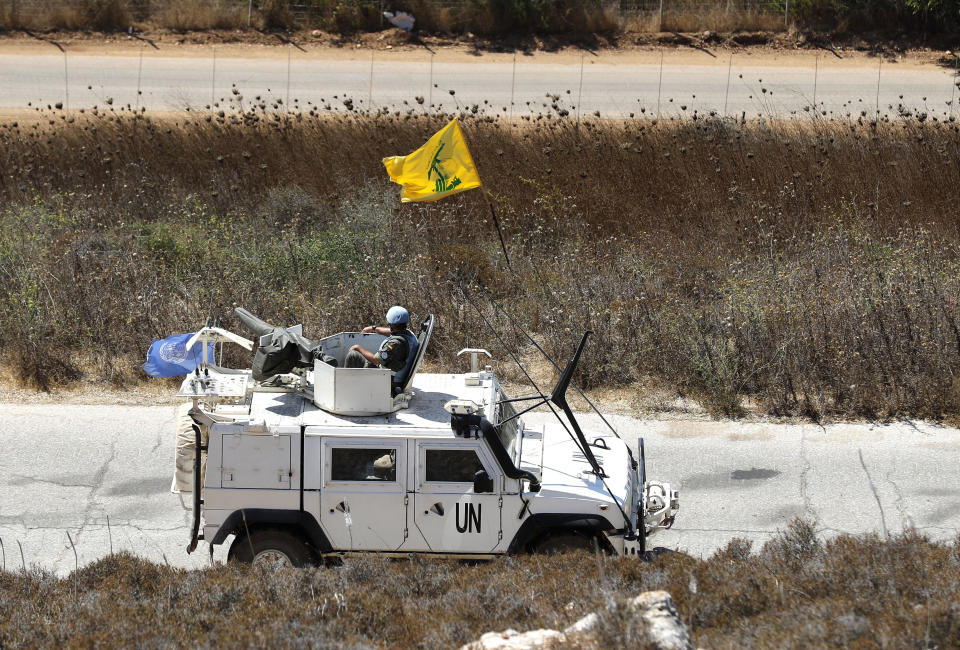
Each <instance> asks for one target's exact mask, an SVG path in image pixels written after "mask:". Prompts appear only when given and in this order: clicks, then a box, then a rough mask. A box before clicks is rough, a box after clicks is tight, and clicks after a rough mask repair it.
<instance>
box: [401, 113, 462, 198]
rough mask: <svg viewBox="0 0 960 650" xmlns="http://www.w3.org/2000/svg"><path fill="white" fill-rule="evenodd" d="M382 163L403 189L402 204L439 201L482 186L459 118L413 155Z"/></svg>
mask: <svg viewBox="0 0 960 650" xmlns="http://www.w3.org/2000/svg"><path fill="white" fill-rule="evenodd" d="M383 164H384V166H385V167H386V168H387V173H388V174H390V179H391V180H392V181H393V182H394V183H398V184H400V185H402V186H403V191H402V192H401V193H400V201H401V203H410V202H413V201H436V200H437V199H442V198H443V197H445V196H450V195H451V194H457V193H458V192H463V191H465V190H472V189H473V188H475V187H480V175H479V174H477V168H476V167H475V166H474V164H473V158H472V157H471V156H470V150H469V149H467V142H466V141H465V140H464V139H463V132H462V131H460V123H459V122H458V121H457V120H456V118H454V119H453V121H452V122H450V124H448V125H446V126H445V127H443V128H442V129H440V130H439V131H437V132H436V133H435V134H434V135H433V137H431V138H430V139H429V140H427V143H426V144H425V145H423V146H422V147H420V148H419V149H417V150H416V151H414V152H413V153H411V154H409V155H406V156H390V157H389V158H384V159H383Z"/></svg>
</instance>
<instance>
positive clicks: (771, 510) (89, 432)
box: [0, 404, 960, 574]
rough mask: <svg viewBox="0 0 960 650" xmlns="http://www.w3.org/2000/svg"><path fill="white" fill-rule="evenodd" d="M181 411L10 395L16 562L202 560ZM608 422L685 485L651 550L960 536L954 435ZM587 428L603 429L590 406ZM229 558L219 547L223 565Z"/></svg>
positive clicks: (929, 430) (2, 420)
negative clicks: (182, 463)
mask: <svg viewBox="0 0 960 650" xmlns="http://www.w3.org/2000/svg"><path fill="white" fill-rule="evenodd" d="M174 411H175V407H173V406H162V407H156V406H144V407H130V406H89V405H49V404H47V405H14V404H0V446H2V449H3V453H2V454H0V540H2V543H3V556H4V561H5V563H6V567H7V569H8V570H10V569H17V568H20V566H21V562H23V563H24V564H25V565H26V566H28V567H30V566H33V565H37V566H40V567H43V568H45V569H48V570H53V571H56V572H57V573H59V574H66V573H68V572H69V571H71V570H73V568H74V565H75V562H77V563H79V564H80V565H83V564H86V563H88V562H90V561H92V560H94V559H97V558H100V557H103V556H105V555H107V554H108V553H109V552H110V549H111V544H112V548H113V550H114V551H117V550H120V549H127V550H130V551H132V552H134V553H137V554H139V555H142V556H144V557H146V558H149V559H151V560H154V561H156V562H167V563H169V564H170V565H171V566H179V567H200V566H204V565H206V564H208V563H209V562H210V557H209V555H208V549H209V547H208V546H207V545H206V544H205V543H203V542H201V544H200V547H199V548H198V550H197V552H195V553H194V554H193V555H188V554H187V553H186V550H185V547H186V543H187V538H188V535H189V529H190V521H191V514H190V512H189V511H188V510H186V509H184V508H183V507H182V506H181V503H180V499H179V497H178V496H177V495H174V494H172V493H170V491H169V490H170V484H171V479H172V476H173V455H174ZM534 417H542V416H539V415H534ZM543 417H549V415H547V416H543ZM610 420H611V422H612V423H613V425H614V426H615V427H616V428H617V429H618V430H619V431H620V432H621V434H622V435H623V436H624V438H626V439H627V440H628V441H629V442H630V444H633V445H636V438H637V437H638V436H643V437H644V439H645V441H646V442H645V448H646V462H647V470H648V475H649V477H650V478H654V479H659V480H664V481H669V482H670V483H671V484H672V485H674V486H675V487H679V489H680V496H681V510H680V515H679V517H678V518H677V523H676V525H675V526H674V528H673V529H672V530H670V531H666V532H662V533H660V534H659V535H658V536H657V537H656V538H655V539H654V540H653V543H654V545H656V546H664V547H667V548H672V549H678V550H683V551H686V552H689V553H692V554H694V555H697V556H705V557H706V556H709V555H710V554H712V553H713V552H714V551H716V550H717V549H720V548H722V547H724V546H725V545H726V544H727V543H729V541H730V540H731V539H733V538H735V537H739V538H744V539H748V540H751V541H752V542H754V548H759V546H760V545H762V544H763V542H765V541H767V540H769V539H770V538H771V537H772V536H773V535H775V534H776V532H777V530H782V529H783V528H785V527H786V526H787V524H788V523H789V522H790V521H791V520H792V519H793V518H794V517H806V518H808V519H809V520H812V521H815V522H816V527H817V529H818V530H819V531H820V532H821V534H823V535H824V536H832V535H836V534H840V533H854V534H857V533H875V534H878V535H883V534H884V531H885V530H886V531H887V532H889V533H890V534H896V533H899V532H901V531H903V530H904V528H906V527H914V528H915V529H916V530H917V531H919V532H921V533H923V534H925V535H928V536H929V537H931V538H933V539H938V540H952V539H955V538H956V537H957V535H958V533H960V463H958V462H957V461H958V453H960V431H958V430H956V429H951V428H944V427H938V426H934V425H930V424H925V423H897V424H891V425H870V424H863V425H859V424H858V425H847V424H845V425H832V426H827V427H820V426H817V425H782V424H763V423H738V422H713V421H704V422H699V421H682V420H676V421H646V420H638V419H632V418H626V417H617V416H613V417H611V418H610ZM582 423H583V424H584V425H585V428H590V429H593V430H597V431H599V430H602V428H603V425H602V424H600V423H599V421H597V420H596V419H595V418H594V417H591V416H587V415H584V416H582ZM861 457H862V463H861ZM187 505H189V503H188V504H187ZM108 520H109V525H108ZM68 534H69V536H70V537H69V538H68ZM71 539H72V542H73V546H71V543H70V540H71ZM21 548H22V552H23V556H22V559H21V554H20V549H21ZM74 548H75V549H76V554H77V555H76V558H75V557H74V552H73V550H74ZM225 552H226V549H225V548H224V547H217V549H216V553H215V554H214V559H215V560H217V561H222V560H223V558H224V556H225Z"/></svg>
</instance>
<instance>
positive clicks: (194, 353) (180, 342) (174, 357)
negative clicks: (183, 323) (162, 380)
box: [143, 332, 214, 377]
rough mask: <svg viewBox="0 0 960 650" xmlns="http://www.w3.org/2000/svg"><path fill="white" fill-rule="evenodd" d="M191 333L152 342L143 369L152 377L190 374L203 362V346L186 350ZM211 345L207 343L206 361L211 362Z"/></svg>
mask: <svg viewBox="0 0 960 650" xmlns="http://www.w3.org/2000/svg"><path fill="white" fill-rule="evenodd" d="M191 336H193V333H192V332H191V333H189V334H174V335H173V336H168V337H167V338H165V339H160V340H158V341H154V342H153V343H152V344H151V345H150V350H149V351H148V352H147V362H146V363H145V364H143V369H144V370H145V371H146V373H147V374H148V375H151V376H153V377H176V376H177V375H186V374H189V373H191V372H193V370H194V369H195V368H196V367H197V366H198V365H199V364H200V361H202V360H203V356H202V355H203V346H202V345H194V346H193V348H192V349H191V350H189V351H188V350H187V341H189V340H190V337H191ZM213 345H214V344H213V343H207V346H208V347H207V360H208V361H210V362H212V361H213Z"/></svg>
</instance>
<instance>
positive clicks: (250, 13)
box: [247, 0, 253, 27]
mask: <svg viewBox="0 0 960 650" xmlns="http://www.w3.org/2000/svg"><path fill="white" fill-rule="evenodd" d="M247 27H253V0H249V2H248V3H247Z"/></svg>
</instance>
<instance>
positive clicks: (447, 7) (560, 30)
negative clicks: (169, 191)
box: [0, 0, 958, 46]
mask: <svg viewBox="0 0 960 650" xmlns="http://www.w3.org/2000/svg"><path fill="white" fill-rule="evenodd" d="M787 5H789V7H788V6H787ZM385 6H388V5H385ZM401 6H402V8H403V10H405V11H408V12H410V13H412V14H413V15H414V16H416V18H417V29H418V30H422V31H424V32H425V33H447V34H453V33H460V34H463V33H468V32H469V33H475V34H478V35H481V36H482V37H492V38H495V39H502V38H503V37H504V36H512V37H517V36H529V35H531V34H537V35H556V36H560V37H563V38H572V39H575V40H587V41H590V40H593V39H595V38H596V37H597V36H598V35H603V36H604V37H606V36H611V35H618V34H622V33H624V32H651V31H652V32H670V31H700V30H712V31H713V32H725V33H729V32H736V31H744V30H747V31H756V30H763V31H769V32H776V31H785V30H787V28H788V27H789V28H792V29H799V30H801V31H808V32H809V31H811V30H823V31H826V32H828V33H831V35H832V36H839V37H843V36H845V35H848V34H869V35H871V36H873V37H876V36H878V33H879V34H886V35H887V36H894V37H898V38H899V37H902V36H903V35H904V34H917V35H922V36H924V37H926V36H937V35H939V34H946V35H949V34H951V33H954V34H955V33H956V29H957V27H958V12H957V2H956V0H874V1H872V2H863V1H862V0H795V1H794V2H790V3H784V2H774V1H771V2H766V3H760V2H756V1H755V0H746V1H740V0H713V1H711V0H667V1H666V2H664V3H661V4H658V3H657V2H656V1H655V0H637V1H636V2H630V1H625V2H616V3H611V2H606V1H603V0H459V1H457V0H443V1H441V2H438V1H436V0H406V1H405V2H404V3H402V5H401ZM251 8H252V11H251ZM788 8H789V11H786V10H787V9H788ZM382 9H383V7H381V6H380V3H378V2H376V1H375V0H368V1H361V2H342V1H341V0H297V2H291V1H289V0H259V1H258V2H255V3H253V4H252V5H249V6H248V3H247V2H244V1H243V0H159V1H158V0H153V1H148V0H18V1H12V2H11V1H9V0H8V1H7V2H2V3H0V29H27V30H60V29H66V30H90V29H94V30H102V31H118V30H126V29H127V28H128V27H130V26H136V28H137V29H141V30H142V29H147V30H156V29H158V28H159V29H172V30H177V31H185V30H207V29H232V30H238V29H239V30H246V29H249V28H250V27H256V28H258V29H298V28H299V29H303V28H306V29H313V28H315V27H319V28H321V29H323V30H326V31H329V32H331V33H335V34H341V35H353V34H356V33H358V32H364V31H376V30H379V29H382V28H383V26H384V21H383V19H382V17H381V15H380V11H381V10H382ZM661 9H662V16H661ZM785 14H786V15H785ZM879 40H883V38H882V37H881V38H880V39H879ZM491 45H493V46H496V45H498V43H497V42H496V41H493V42H491ZM947 46H949V43H948V44H947Z"/></svg>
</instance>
